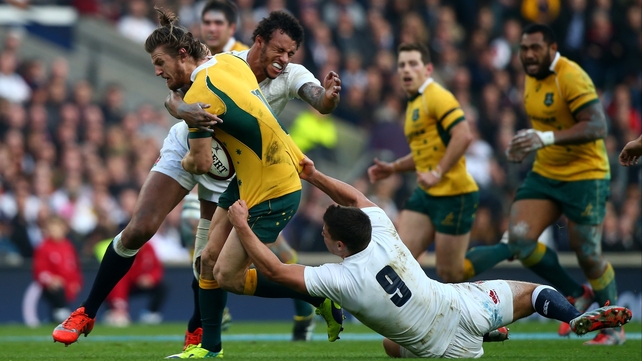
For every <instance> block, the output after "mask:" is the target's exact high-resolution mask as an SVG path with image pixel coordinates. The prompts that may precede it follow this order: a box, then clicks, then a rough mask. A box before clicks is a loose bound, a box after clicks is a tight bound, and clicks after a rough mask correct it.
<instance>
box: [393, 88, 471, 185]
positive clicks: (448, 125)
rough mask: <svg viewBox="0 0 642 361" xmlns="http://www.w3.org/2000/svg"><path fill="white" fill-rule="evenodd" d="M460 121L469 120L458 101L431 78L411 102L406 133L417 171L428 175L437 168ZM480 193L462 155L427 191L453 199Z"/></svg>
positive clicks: (407, 112) (408, 108)
mask: <svg viewBox="0 0 642 361" xmlns="http://www.w3.org/2000/svg"><path fill="white" fill-rule="evenodd" d="M461 121H466V118H465V117H464V111H463V110H461V108H460V106H459V102H458V101H457V99H455V97H454V96H453V95H452V93H451V92H449V91H448V90H446V89H444V88H443V87H442V86H441V85H439V84H437V83H435V82H434V81H433V80H432V78H429V79H428V80H427V81H426V82H425V83H424V84H423V85H422V86H421V87H420V88H419V92H418V93H417V95H415V96H414V97H412V98H410V99H409V100H408V107H407V108H406V123H405V126H404V132H405V134H406V139H407V140H408V144H409V145H410V151H411V152H412V158H413V160H414V161H415V168H416V169H417V170H418V171H420V172H427V171H431V170H434V169H435V168H436V167H437V165H438V164H439V161H440V160H441V158H443V156H444V154H445V153H446V147H447V146H448V143H449V142H450V134H449V133H448V132H449V131H450V129H452V127H453V126H454V125H455V124H457V123H459V122H461ZM422 189H423V188H422ZM477 190H478V188H477V183H475V180H474V179H473V177H472V176H471V175H470V174H468V171H466V158H465V157H463V156H462V157H461V158H460V159H459V160H458V161H457V162H456V163H455V165H453V167H452V168H451V169H450V170H449V171H448V172H446V173H445V174H443V175H442V177H441V180H440V181H439V183H437V184H436V185H435V186H433V187H430V188H428V189H424V191H425V192H427V193H428V194H430V195H432V196H452V195H458V194H464V193H470V192H474V191H477Z"/></svg>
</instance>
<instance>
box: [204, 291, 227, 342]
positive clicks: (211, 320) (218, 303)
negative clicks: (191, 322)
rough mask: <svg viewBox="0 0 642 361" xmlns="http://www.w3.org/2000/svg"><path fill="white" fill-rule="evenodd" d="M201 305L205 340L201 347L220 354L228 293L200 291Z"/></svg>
mask: <svg viewBox="0 0 642 361" xmlns="http://www.w3.org/2000/svg"><path fill="white" fill-rule="evenodd" d="M198 299H199V302H200V303H201V321H202V324H203V340H202V341H201V346H202V347H203V348H204V349H207V350H209V351H212V352H219V351H221V348H222V347H223V345H222V342H221V321H222V320H223V310H225V305H226V304H227V291H225V290H223V289H221V288H215V289H203V288H199V290H198Z"/></svg>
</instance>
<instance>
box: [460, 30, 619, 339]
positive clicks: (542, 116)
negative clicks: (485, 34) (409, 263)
mask: <svg viewBox="0 0 642 361" xmlns="http://www.w3.org/2000/svg"><path fill="white" fill-rule="evenodd" d="M520 58H521V61H522V65H523V66H524V71H525V72H526V75H527V77H526V82H525V85H524V87H525V91H524V106H525V108H526V112H527V113H528V116H529V117H530V119H531V122H532V124H533V129H528V130H522V131H519V132H518V133H517V134H516V135H515V136H514V137H513V139H512V141H511V143H510V146H509V149H508V150H507V156H508V159H509V160H511V161H514V162H521V161H522V160H523V159H524V158H525V157H526V156H527V155H528V154H529V153H531V152H534V151H536V152H537V156H536V158H535V163H534V164H533V169H532V170H531V172H529V174H528V175H527V177H526V179H525V180H524V183H523V184H522V186H521V187H520V188H519V189H518V190H517V193H516V195H515V200H514V201H513V205H512V207H511V211H510V224H509V229H508V233H509V237H508V243H507V244H504V243H500V244H498V245H495V246H490V247H477V248H475V249H474V250H471V252H475V257H478V258H480V259H484V260H485V261H484V264H483V265H480V267H479V268H475V273H476V274H479V273H481V272H483V271H484V270H485V269H488V268H490V267H492V266H493V265H494V264H496V263H497V262H499V261H501V260H504V259H507V258H509V257H513V256H514V257H515V258H518V259H519V260H520V261H521V262H522V264H523V265H524V266H526V267H528V268H529V269H531V270H532V271H533V272H535V273H536V274H538V275H539V276H540V277H542V278H544V279H545V280H547V281H548V282H550V283H551V284H552V285H554V286H555V287H556V288H557V289H558V290H559V291H560V292H561V293H562V294H564V295H565V296H567V297H568V299H569V300H570V301H571V303H573V304H574V305H575V307H577V309H578V310H579V311H580V312H584V311H585V310H586V309H588V307H589V306H590V305H591V304H592V303H593V301H597V303H598V304H599V305H601V306H602V305H605V304H607V303H609V302H610V303H611V304H613V303H615V302H617V287H616V284H615V273H614V271H613V267H612V266H611V264H610V263H609V262H608V261H607V260H605V259H604V257H603V255H602V248H601V241H602V222H603V220H604V212H605V204H606V200H607V198H608V196H609V181H610V169H609V161H608V159H607V154H606V148H605V146H604V140H603V138H604V137H605V136H606V117H605V115H604V109H603V107H602V104H601V103H600V100H599V98H598V95H597V93H596V91H595V87H594V86H593V82H592V81H591V79H590V78H589V77H588V75H587V74H586V73H585V72H584V70H582V68H580V67H579V65H577V64H576V63H574V62H572V61H570V60H569V59H567V58H565V57H563V56H561V55H560V53H558V52H557V43H556V41H555V34H554V33H553V31H552V30H551V29H550V27H548V26H547V25H541V24H533V25H529V26H527V27H526V28H524V30H523V32H522V40H521V44H520ZM561 215H564V216H566V218H568V235H569V242H570V246H571V249H573V251H574V252H575V254H576V255H577V260H578V262H579V264H580V267H581V268H582V270H583V271H584V275H585V276H586V278H587V279H588V282H589V284H590V285H591V287H590V288H589V287H587V286H584V285H582V284H580V283H578V282H577V281H576V280H574V279H573V278H572V277H570V275H569V274H568V273H567V272H566V271H565V270H564V269H563V268H562V266H561V265H560V263H559V260H558V258H557V254H556V253H555V251H553V250H552V249H550V248H548V247H547V246H546V245H544V244H543V243H539V242H537V239H538V237H539V236H540V235H541V233H542V232H543V231H544V229H545V228H546V227H548V226H549V225H551V224H553V223H554V222H556V221H557V219H558V218H559V217H560V216H561ZM471 252H469V254H470V253H471ZM559 333H560V335H568V334H569V333H570V329H569V326H568V325H567V324H562V325H561V327H560V330H559ZM624 341H625V336H624V330H623V329H622V328H619V327H618V328H615V329H609V330H603V331H601V332H600V333H599V334H598V335H597V336H596V337H595V339H594V340H591V341H588V342H586V344H588V345H617V344H622V343H624Z"/></svg>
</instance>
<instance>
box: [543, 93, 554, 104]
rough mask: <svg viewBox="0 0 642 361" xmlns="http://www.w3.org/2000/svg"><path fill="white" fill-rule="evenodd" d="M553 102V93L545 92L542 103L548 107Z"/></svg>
mask: <svg viewBox="0 0 642 361" xmlns="http://www.w3.org/2000/svg"><path fill="white" fill-rule="evenodd" d="M552 104H553V93H546V95H545V96H544V105H546V106H547V107H550V106H551V105H552Z"/></svg>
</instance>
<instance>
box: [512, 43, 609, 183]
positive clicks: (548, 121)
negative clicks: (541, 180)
mask: <svg viewBox="0 0 642 361" xmlns="http://www.w3.org/2000/svg"><path fill="white" fill-rule="evenodd" d="M551 71H552V72H553V74H551V75H549V76H548V77H547V78H545V79H543V80H539V79H536V78H533V77H529V76H527V77H526V83H525V86H524V88H525V89H524V105H525V107H526V113H527V114H528V116H529V117H530V119H531V122H532V124H533V129H535V130H539V131H543V132H544V131H557V130H562V129H568V128H570V127H572V126H573V125H575V123H576V120H575V118H574V117H573V115H574V114H577V113H578V112H579V111H581V110H582V109H584V108H585V107H587V106H589V105H591V104H593V103H596V102H599V101H600V100H599V99H598V96H597V93H596V92H595V86H594V85H593V82H592V81H591V79H590V78H589V77H588V75H587V74H586V73H585V72H584V70H582V68H580V67H579V66H578V65H577V64H576V63H574V62H572V61H570V60H568V59H567V58H565V57H562V56H560V55H559V53H558V54H557V55H556V56H555V59H554V60H553V63H552V65H551ZM533 171H534V172H535V173H538V174H540V175H542V176H544V177H547V178H551V179H555V180H560V181H577V180H586V179H608V178H609V177H610V173H609V162H608V159H607V154H606V148H605V146H604V140H602V139H598V140H596V141H593V142H590V143H584V144H576V145H550V146H548V147H544V148H542V149H539V150H538V151H537V158H536V159H535V164H534V165H533Z"/></svg>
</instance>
